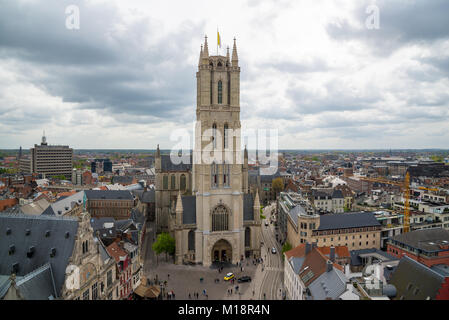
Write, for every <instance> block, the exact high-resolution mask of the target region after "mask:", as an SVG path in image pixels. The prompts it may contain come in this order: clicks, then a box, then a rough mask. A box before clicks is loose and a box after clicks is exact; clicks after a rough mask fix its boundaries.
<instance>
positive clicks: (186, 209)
mask: <svg viewBox="0 0 449 320" xmlns="http://www.w3.org/2000/svg"><path fill="white" fill-rule="evenodd" d="M181 201H182V208H183V213H182V223H183V224H195V223H196V197H195V196H181Z"/></svg>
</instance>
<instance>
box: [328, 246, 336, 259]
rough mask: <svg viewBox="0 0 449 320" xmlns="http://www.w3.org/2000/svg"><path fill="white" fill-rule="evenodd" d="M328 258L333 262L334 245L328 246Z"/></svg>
mask: <svg viewBox="0 0 449 320" xmlns="http://www.w3.org/2000/svg"><path fill="white" fill-rule="evenodd" d="M329 259H330V260H331V261H332V262H335V247H334V246H331V248H330V253H329Z"/></svg>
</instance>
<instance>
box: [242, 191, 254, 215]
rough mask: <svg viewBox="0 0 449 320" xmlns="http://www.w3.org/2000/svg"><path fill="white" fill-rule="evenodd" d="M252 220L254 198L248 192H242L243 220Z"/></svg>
mask: <svg viewBox="0 0 449 320" xmlns="http://www.w3.org/2000/svg"><path fill="white" fill-rule="evenodd" d="M252 220H254V198H253V195H252V194H250V193H245V194H243V221H252Z"/></svg>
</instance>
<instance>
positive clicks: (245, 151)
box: [243, 144, 248, 159]
mask: <svg viewBox="0 0 449 320" xmlns="http://www.w3.org/2000/svg"><path fill="white" fill-rule="evenodd" d="M243 156H244V157H245V159H248V149H246V144H245V150H244V151H243Z"/></svg>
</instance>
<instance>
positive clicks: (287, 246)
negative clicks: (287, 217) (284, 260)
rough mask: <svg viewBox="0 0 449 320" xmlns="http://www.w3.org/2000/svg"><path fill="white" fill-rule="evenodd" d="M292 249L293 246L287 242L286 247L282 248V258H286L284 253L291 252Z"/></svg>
mask: <svg viewBox="0 0 449 320" xmlns="http://www.w3.org/2000/svg"><path fill="white" fill-rule="evenodd" d="M292 248H293V247H292V245H291V244H290V243H288V242H287V241H285V243H284V245H283V246H282V257H284V252H287V251H290V250H291V249H292Z"/></svg>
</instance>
